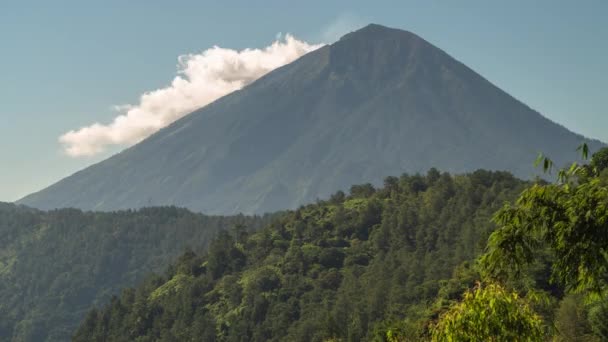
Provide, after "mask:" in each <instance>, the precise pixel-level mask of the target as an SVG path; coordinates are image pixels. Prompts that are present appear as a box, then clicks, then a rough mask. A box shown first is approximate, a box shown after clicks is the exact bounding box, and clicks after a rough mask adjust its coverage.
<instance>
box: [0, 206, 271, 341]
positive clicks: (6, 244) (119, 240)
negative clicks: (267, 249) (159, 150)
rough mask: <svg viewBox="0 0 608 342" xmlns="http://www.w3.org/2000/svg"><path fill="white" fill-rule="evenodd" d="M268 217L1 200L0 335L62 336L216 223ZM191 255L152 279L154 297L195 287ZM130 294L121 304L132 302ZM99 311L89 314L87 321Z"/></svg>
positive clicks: (199, 241)
mask: <svg viewBox="0 0 608 342" xmlns="http://www.w3.org/2000/svg"><path fill="white" fill-rule="evenodd" d="M268 219H269V218H262V217H245V216H240V215H239V216H234V217H221V216H205V215H201V214H195V213H192V212H190V211H188V210H185V209H178V208H175V207H165V208H146V209H141V210H138V211H120V212H113V213H95V212H82V211H80V210H74V209H62V210H54V211H49V212H43V211H38V210H33V209H29V208H26V207H19V206H15V205H9V204H1V203H0V341H36V342H38V341H66V340H68V339H69V338H70V336H71V335H72V333H73V331H74V329H75V328H76V327H77V326H78V324H79V323H80V322H81V321H82V319H83V318H84V317H85V316H86V313H87V311H89V310H90V308H91V307H92V306H95V305H103V304H105V303H109V302H110V300H111V298H112V296H113V295H117V294H119V293H120V290H121V289H122V288H124V287H128V286H134V285H136V284H138V283H140V282H142V281H143V280H144V279H145V278H146V276H148V275H149V274H150V273H152V272H162V271H163V270H165V269H166V268H167V267H168V266H169V265H170V263H172V262H175V260H176V258H177V257H178V256H179V255H180V253H183V252H184V249H186V247H188V246H190V247H195V248H197V249H202V248H206V246H207V244H208V243H209V241H210V240H212V239H213V237H214V235H216V233H217V232H218V231H219V230H222V229H229V228H231V227H233V226H237V225H239V224H240V225H243V226H246V227H249V228H251V229H255V228H257V227H259V226H261V225H263V224H264V223H265V222H267V220H268ZM191 254H192V253H186V254H185V257H184V258H182V259H180V260H179V261H178V262H179V265H180V266H179V268H180V269H179V270H177V271H179V272H181V273H182V274H183V275H179V276H176V277H175V278H172V279H171V280H170V281H168V282H167V283H166V284H164V285H163V283H155V287H158V288H157V290H158V291H156V292H153V293H152V292H151V293H150V294H151V295H150V298H149V300H150V301H151V302H157V301H161V300H164V299H165V298H167V297H171V296H172V295H173V294H174V293H176V292H181V291H186V290H188V291H190V290H192V286H191V284H190V283H189V282H187V281H186V280H188V281H189V280H190V279H191V278H193V277H194V276H196V275H198V274H199V273H200V270H199V266H200V264H199V265H192V264H189V263H188V260H190V259H191ZM188 255H190V258H187V256H188ZM231 267H232V266H231ZM170 272H172V271H170ZM131 294H132V293H129V294H128V296H126V297H124V298H123V300H126V301H127V302H125V303H120V305H121V307H122V306H124V305H130V304H129V303H131V300H133V298H131V297H129V296H131ZM147 299H148V298H147ZM118 304H119V303H116V305H118ZM138 310H144V308H138ZM113 315H114V314H113ZM96 317H98V316H96V314H95V313H91V314H90V315H89V318H88V319H89V321H88V322H89V323H91V322H93V321H94V320H95V318H96ZM113 317H116V319H119V318H118V317H121V316H118V315H114V316H113ZM142 324H143V323H142Z"/></svg>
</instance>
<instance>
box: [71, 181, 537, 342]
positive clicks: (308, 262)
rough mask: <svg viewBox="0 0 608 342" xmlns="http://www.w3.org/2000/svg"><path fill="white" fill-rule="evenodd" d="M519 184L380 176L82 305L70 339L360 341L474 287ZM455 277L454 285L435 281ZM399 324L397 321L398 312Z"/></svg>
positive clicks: (228, 234) (410, 322) (224, 236)
mask: <svg viewBox="0 0 608 342" xmlns="http://www.w3.org/2000/svg"><path fill="white" fill-rule="evenodd" d="M525 186H526V183H525V182H523V181H520V180H518V179H516V178H514V177H513V176H511V175H510V174H509V173H506V172H489V171H483V170H480V171H476V172H474V173H471V174H468V175H459V176H453V175H450V174H448V173H440V172H438V171H437V170H435V169H431V170H430V171H429V172H428V173H427V174H426V175H424V176H420V175H403V176H401V177H400V178H395V177H389V178H386V180H385V182H384V186H383V187H382V188H379V189H374V187H372V186H371V185H369V184H364V185H358V186H353V187H352V188H351V190H350V194H348V195H345V194H344V193H341V192H338V193H336V194H334V195H333V196H332V197H331V198H330V199H329V200H327V201H319V202H317V203H316V204H310V205H307V206H305V207H301V208H299V209H298V210H295V211H293V212H288V213H286V214H284V215H283V216H282V217H280V218H278V219H276V220H274V221H273V222H272V224H270V225H268V226H267V227H266V228H264V229H262V230H260V231H258V232H256V233H253V234H249V233H247V232H245V231H244V230H242V229H233V230H227V231H224V232H223V233H221V234H220V235H219V236H218V238H217V239H215V240H214V241H213V243H211V245H210V247H209V249H208V252H205V253H202V254H200V253H199V254H197V253H194V252H187V253H185V254H183V255H182V256H181V258H180V259H179V260H178V262H177V263H175V264H174V265H173V266H171V267H170V268H169V269H168V270H167V271H166V272H165V274H164V275H161V276H156V277H152V278H150V279H148V280H147V281H146V282H145V283H144V284H143V285H142V286H140V287H137V288H131V289H126V290H124V291H123V292H122V294H121V295H120V296H119V297H116V298H113V299H112V300H111V303H110V304H109V305H107V306H104V307H103V308H100V309H99V310H98V309H96V310H92V311H90V312H89V313H88V315H87V317H86V319H85V320H84V322H83V323H82V325H81V326H80V328H79V329H78V331H77V332H76V333H75V337H74V340H75V341H193V340H203V341H214V340H218V341H323V340H330V339H334V340H336V341H337V340H344V341H365V340H372V339H378V340H384V339H385V338H386V336H387V335H386V332H387V331H389V330H390V329H394V330H395V331H409V332H410V333H414V332H417V331H419V330H420V329H423V327H422V328H421V327H420V326H419V324H418V323H417V318H420V317H423V316H425V315H428V312H429V310H431V309H432V305H433V303H434V302H435V300H436V297H437V296H438V294H440V295H442V296H444V297H446V298H451V297H450V296H458V295H459V294H460V293H461V292H462V291H463V290H464V289H466V288H468V287H469V286H472V285H473V282H474V281H475V279H476V276H475V273H474V271H473V270H472V269H470V267H468V266H467V262H470V261H473V260H474V259H475V258H476V256H478V255H479V254H480V253H481V252H482V251H483V250H484V246H485V244H486V241H487V238H488V236H489V234H490V233H491V232H492V231H493V229H494V226H493V224H492V223H491V221H490V220H491V217H492V215H493V213H494V212H495V211H497V210H498V209H499V208H500V207H502V205H503V204H504V203H505V202H510V201H512V200H514V199H515V198H516V196H517V195H518V194H519V193H520V192H521V191H522V190H523V188H524V187H525ZM452 277H455V279H458V281H452V282H446V281H447V280H448V279H450V278H452ZM406 317H407V318H408V319H407V320H404V319H405V318H406Z"/></svg>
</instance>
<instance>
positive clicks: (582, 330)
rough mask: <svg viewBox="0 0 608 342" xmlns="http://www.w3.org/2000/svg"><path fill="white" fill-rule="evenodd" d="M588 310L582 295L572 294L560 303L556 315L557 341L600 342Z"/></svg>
mask: <svg viewBox="0 0 608 342" xmlns="http://www.w3.org/2000/svg"><path fill="white" fill-rule="evenodd" d="M588 315H589V313H588V308H586V307H585V304H584V299H583V298H582V296H581V295H576V294H570V295H568V296H566V297H564V299H562V301H561V302H560V305H559V308H558V310H557V313H556V315H555V328H556V330H557V334H556V340H557V341H599V339H598V338H597V337H595V336H594V335H593V331H592V328H591V324H590V322H589V320H588V317H587V316H588Z"/></svg>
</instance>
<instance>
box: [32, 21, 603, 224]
mask: <svg viewBox="0 0 608 342" xmlns="http://www.w3.org/2000/svg"><path fill="white" fill-rule="evenodd" d="M583 140H584V138H583V137H582V136H580V135H578V134H575V133H573V132H570V131H569V130H567V129H566V128H564V127H562V126H560V125H558V124H556V123H554V122H551V121H550V120H548V119H547V118H545V117H543V116H542V115H541V114H539V113H538V112H536V111H534V110H532V109H530V108H529V107H528V106H526V105H524V104H523V103H521V102H519V101H518V100H516V99H514V98H513V97H511V96H510V95H508V94H507V93H505V92H504V91H502V90H501V89H499V88H497V87H496V86H494V85H493V84H492V83H490V82H489V81H488V80H486V79H484V78H483V77H482V76H481V75H479V74H477V73H476V72H475V71H473V70H471V69H470V68H468V67H467V66H465V65H464V64H462V63H460V62H459V61H457V60H455V59H454V58H452V57H451V56H449V55H448V54H447V53H446V52H444V51H442V50H440V49H439V48H437V47H435V46H433V45H432V44H431V43H429V42H427V41H425V40H424V39H422V38H421V37H418V36H416V35H415V34H413V33H411V32H406V31H402V30H396V29H390V28H387V27H382V26H379V25H369V26H367V27H365V28H362V29H360V30H358V31H356V32H352V33H350V34H347V35H346V36H344V37H342V38H341V39H340V40H339V41H337V42H336V43H334V44H332V45H328V46H325V47H322V48H320V49H318V50H316V51H314V52H311V53H309V54H307V55H305V56H303V57H302V58H300V59H298V60H297V61H295V62H293V63H291V64H289V65H286V66H284V67H282V68H279V69H277V70H275V71H273V72H271V73H269V74H268V75H266V76H264V77H262V78H261V79H259V80H258V81H256V82H254V83H252V84H251V85H249V86H247V87H245V88H243V89H242V90H239V91H237V92H234V93H232V94H230V95H227V96H225V97H223V98H221V99H219V100H218V101H216V102H214V103H212V104H210V105H208V106H205V107H204V108H201V109H200V110H197V111H195V112H193V113H192V114H190V115H188V116H186V117H184V118H182V119H181V120H179V121H177V122H175V123H174V124H172V125H170V126H169V127H166V128H165V129H163V130H161V131H159V132H158V133H156V134H154V135H153V136H151V137H149V138H148V139H146V140H144V141H142V142H141V143H139V144H137V145H135V146H133V147H131V148H129V149H127V150H125V151H123V152H122V153H119V154H117V155H115V156H113V157H112V158H109V159H107V160H104V161H102V162H101V163H99V164H96V165H93V166H91V167H89V168H87V169H85V170H82V171H80V172H78V173H76V174H74V175H72V176H70V177H67V178H66V179H64V180H62V181H60V182H58V183H56V184H54V185H52V186H50V187H49V188H47V189H44V190H42V191H40V192H38V193H36V194H32V195H30V196H28V197H26V198H24V199H23V200H22V201H21V203H22V204H26V205H29V206H32V207H36V208H40V209H52V208H62V207H77V208H82V209H90V210H115V209H126V208H138V207H141V206H149V205H150V203H152V204H154V205H176V206H180V207H187V208H190V209H193V210H196V211H201V212H205V213H219V214H230V213H237V212H243V213H264V212H272V211H275V210H278V209H293V208H297V207H298V205H301V204H305V203H310V202H312V201H314V200H315V199H316V198H327V197H328V196H329V195H330V194H331V193H334V192H336V191H338V190H345V189H348V187H350V186H351V185H352V184H359V183H362V182H371V183H372V184H375V185H380V184H382V180H383V178H384V177H385V176H386V175H391V174H397V175H398V174H401V173H402V172H409V173H415V172H426V170H428V169H429V168H431V167H437V168H439V169H441V170H444V171H449V172H453V173H463V172H471V171H473V170H476V169H478V168H483V169H489V170H507V171H510V172H512V173H513V174H515V175H516V176H518V177H520V178H524V179H529V178H532V177H534V174H535V173H534V169H533V167H532V161H533V160H534V158H535V157H536V154H537V153H538V152H539V151H542V152H545V153H547V154H549V155H552V156H555V158H557V159H556V160H555V162H556V164H557V165H558V166H561V164H562V163H564V162H567V161H570V160H575V158H576V157H577V155H576V152H575V151H574V148H575V147H576V146H578V145H579V144H580V143H581V142H582V141H583ZM590 144H591V145H592V146H591V147H592V149H593V150H596V149H597V148H598V147H599V146H600V143H599V142H597V141H593V142H590Z"/></svg>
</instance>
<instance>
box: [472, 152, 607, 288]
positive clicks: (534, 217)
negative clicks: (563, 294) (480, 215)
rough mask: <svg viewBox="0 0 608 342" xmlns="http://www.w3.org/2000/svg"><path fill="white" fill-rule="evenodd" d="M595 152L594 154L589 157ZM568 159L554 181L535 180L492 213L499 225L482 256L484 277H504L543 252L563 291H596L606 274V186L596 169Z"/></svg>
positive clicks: (518, 269)
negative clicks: (512, 202) (589, 169)
mask: <svg viewBox="0 0 608 342" xmlns="http://www.w3.org/2000/svg"><path fill="white" fill-rule="evenodd" d="M596 156H597V155H594V158H595V157H596ZM584 170H586V168H585V167H584V166H578V165H577V164H573V167H571V168H570V169H569V170H568V171H564V172H563V173H562V174H563V175H564V177H561V179H562V181H561V182H559V183H557V184H535V185H533V186H532V187H530V188H529V189H526V191H524V192H523V193H522V194H521V196H520V197H519V199H518V200H517V202H516V204H515V205H514V206H513V205H505V207H503V208H502V209H501V210H500V211H499V212H498V213H497V214H496V215H495V217H494V221H495V222H496V223H497V224H498V225H499V226H500V227H501V228H500V229H499V230H497V231H495V232H494V233H493V234H492V236H491V237H490V240H489V242H488V252H487V254H486V255H485V256H484V257H483V258H482V264H483V265H484V266H485V267H486V269H487V271H488V273H489V275H490V276H493V277H498V278H503V279H504V278H505V277H507V276H508V274H509V273H510V274H511V275H513V272H514V273H515V274H519V272H520V271H521V269H522V267H524V266H525V265H529V264H531V263H532V262H534V260H536V258H537V257H538V252H539V251H545V250H547V251H549V253H550V254H551V257H552V259H553V266H552V277H551V279H552V280H553V281H556V282H558V283H560V284H563V285H564V286H566V288H567V289H569V290H575V291H579V292H582V291H593V292H601V291H602V289H603V288H605V286H606V280H607V279H608V277H607V275H608V234H606V226H607V225H608V186H607V184H606V181H605V179H603V177H601V176H600V175H599V174H598V173H597V171H595V170H592V172H591V173H588V172H586V171H585V172H583V171H584Z"/></svg>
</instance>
